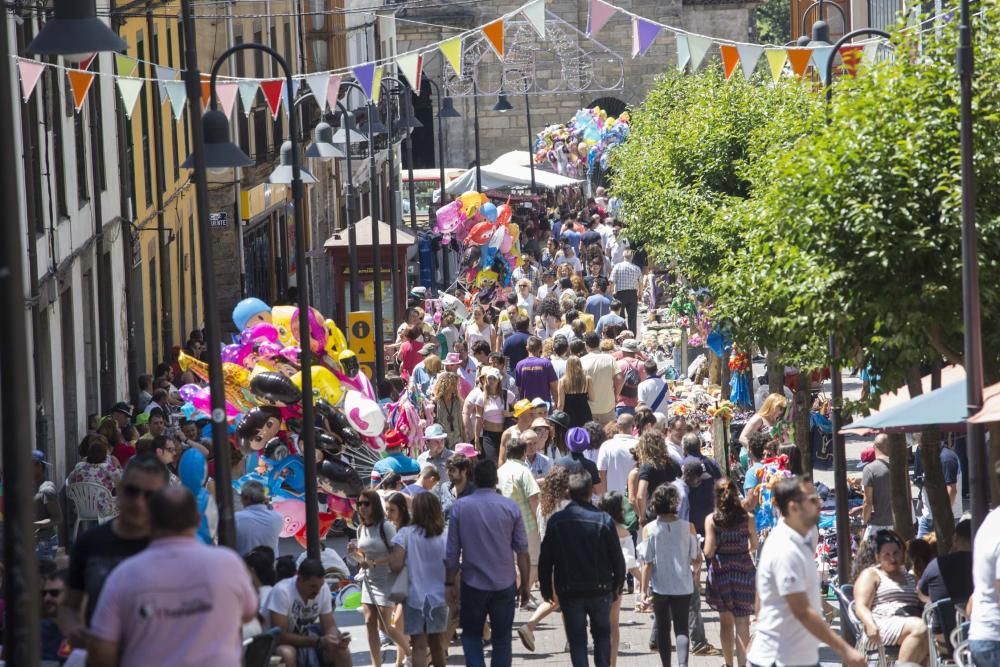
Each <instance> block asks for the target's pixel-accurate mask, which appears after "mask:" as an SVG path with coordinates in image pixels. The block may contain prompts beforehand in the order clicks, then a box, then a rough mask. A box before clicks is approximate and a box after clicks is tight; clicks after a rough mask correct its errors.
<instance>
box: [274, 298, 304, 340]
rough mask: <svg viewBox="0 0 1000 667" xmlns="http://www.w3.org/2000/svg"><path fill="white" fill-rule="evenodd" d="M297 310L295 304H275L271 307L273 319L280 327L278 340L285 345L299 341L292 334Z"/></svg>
mask: <svg viewBox="0 0 1000 667" xmlns="http://www.w3.org/2000/svg"><path fill="white" fill-rule="evenodd" d="M297 312H298V309H297V308H296V307H295V306H275V307H274V308H272V309H271V321H272V322H274V324H275V326H276V327H278V340H280V341H281V344H282V345H284V346H285V347H288V346H289V345H295V344H296V343H298V342H299V341H298V340H296V338H295V336H293V335H292V316H293V315H294V314H295V313H297Z"/></svg>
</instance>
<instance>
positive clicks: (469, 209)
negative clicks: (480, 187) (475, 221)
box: [459, 190, 489, 218]
mask: <svg viewBox="0 0 1000 667" xmlns="http://www.w3.org/2000/svg"><path fill="white" fill-rule="evenodd" d="M459 200H460V201H461V202H462V212H463V213H464V214H465V217H467V218H471V217H472V216H474V215H475V214H476V213H477V212H478V211H479V207H480V206H482V205H483V204H485V203H486V202H487V201H489V200H488V199H487V198H486V195H484V194H482V193H479V192H476V191H475V190H469V191H468V192H465V193H463V194H462V195H461V196H460V197H459Z"/></svg>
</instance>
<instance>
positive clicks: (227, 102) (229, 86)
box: [215, 81, 240, 120]
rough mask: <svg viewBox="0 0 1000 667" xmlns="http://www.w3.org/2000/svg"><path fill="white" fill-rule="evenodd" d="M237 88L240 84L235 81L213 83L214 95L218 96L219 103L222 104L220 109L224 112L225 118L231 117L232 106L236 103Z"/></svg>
mask: <svg viewBox="0 0 1000 667" xmlns="http://www.w3.org/2000/svg"><path fill="white" fill-rule="evenodd" d="M239 90H240V85H239V84H238V83H236V82H235V81H223V82H221V83H216V84H215V97H216V98H218V100H219V105H220V106H222V111H223V113H225V114H226V120H229V119H230V118H232V115H233V106H235V105H236V93H238V92H239Z"/></svg>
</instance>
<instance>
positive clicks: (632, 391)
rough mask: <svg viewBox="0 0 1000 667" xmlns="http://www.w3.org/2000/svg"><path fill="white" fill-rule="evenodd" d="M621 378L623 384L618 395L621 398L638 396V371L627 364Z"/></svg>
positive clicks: (639, 378) (640, 379)
mask: <svg viewBox="0 0 1000 667" xmlns="http://www.w3.org/2000/svg"><path fill="white" fill-rule="evenodd" d="M622 379H623V380H624V384H623V385H622V390H621V392H619V394H618V395H619V396H621V397H622V398H637V397H638V396H639V383H640V382H641V381H642V378H641V377H640V375H639V371H637V370H636V369H635V368H634V367H633V366H629V367H627V368H626V369H625V373H624V374H623V375H622Z"/></svg>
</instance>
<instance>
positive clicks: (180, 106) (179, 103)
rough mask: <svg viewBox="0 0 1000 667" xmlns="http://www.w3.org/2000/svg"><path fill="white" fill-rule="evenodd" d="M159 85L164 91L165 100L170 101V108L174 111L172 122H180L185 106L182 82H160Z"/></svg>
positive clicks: (185, 96) (185, 99) (185, 93)
mask: <svg viewBox="0 0 1000 667" xmlns="http://www.w3.org/2000/svg"><path fill="white" fill-rule="evenodd" d="M160 84H161V85H162V86H163V89H164V90H165V91H166V94H167V99H169V100H170V108H171V109H173V110H174V120H180V119H181V116H182V115H183V114H184V105H185V104H187V99H188V98H187V91H186V90H185V89H184V82H183V81H161V82H160Z"/></svg>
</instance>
